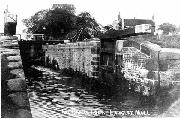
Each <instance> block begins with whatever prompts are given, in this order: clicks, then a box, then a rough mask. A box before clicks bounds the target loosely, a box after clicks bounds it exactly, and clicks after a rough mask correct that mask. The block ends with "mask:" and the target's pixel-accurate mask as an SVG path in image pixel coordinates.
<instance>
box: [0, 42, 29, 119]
mask: <svg viewBox="0 0 180 119" xmlns="http://www.w3.org/2000/svg"><path fill="white" fill-rule="evenodd" d="M3 45H5V44H3ZM3 45H1V117H2V118H31V117H32V115H31V110H30V104H29V98H28V93H27V85H26V81H25V76H24V71H23V69H22V61H21V56H20V51H19V48H18V44H16V46H15V47H14V46H13V44H8V46H9V47H4V46H3Z"/></svg>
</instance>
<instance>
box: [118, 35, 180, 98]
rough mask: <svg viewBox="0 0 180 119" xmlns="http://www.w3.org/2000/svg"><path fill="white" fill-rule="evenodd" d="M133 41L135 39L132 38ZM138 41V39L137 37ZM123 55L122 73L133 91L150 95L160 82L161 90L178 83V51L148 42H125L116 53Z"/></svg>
mask: <svg viewBox="0 0 180 119" xmlns="http://www.w3.org/2000/svg"><path fill="white" fill-rule="evenodd" d="M133 38H134V39H135V37H133ZM137 39H138V37H137ZM118 54H119V55H123V66H124V68H123V71H124V73H125V78H126V79H128V80H129V81H130V83H132V84H133V83H134V82H136V83H135V85H134V84H133V85H134V87H135V91H137V92H142V93H143V94H144V95H151V94H154V93H155V90H156V88H155V87H157V86H158V83H159V81H160V87H161V88H169V87H170V86H171V85H173V84H174V83H175V84H176V83H179V82H180V80H179V79H180V78H179V77H180V70H179V67H180V49H175V48H161V47H160V46H159V45H157V44H153V43H151V42H148V41H141V42H138V41H135V40H134V41H126V42H125V46H123V48H122V49H121V51H120V52H118Z"/></svg>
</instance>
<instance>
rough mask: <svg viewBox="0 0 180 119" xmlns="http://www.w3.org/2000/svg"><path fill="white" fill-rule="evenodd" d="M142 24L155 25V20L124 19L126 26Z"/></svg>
mask: <svg viewBox="0 0 180 119" xmlns="http://www.w3.org/2000/svg"><path fill="white" fill-rule="evenodd" d="M141 24H151V26H155V23H154V22H153V20H148V19H124V26H135V25H141Z"/></svg>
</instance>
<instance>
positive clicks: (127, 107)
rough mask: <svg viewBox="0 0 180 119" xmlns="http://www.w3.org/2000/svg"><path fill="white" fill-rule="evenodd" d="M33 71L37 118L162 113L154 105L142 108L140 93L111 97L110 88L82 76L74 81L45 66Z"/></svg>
mask: <svg viewBox="0 0 180 119" xmlns="http://www.w3.org/2000/svg"><path fill="white" fill-rule="evenodd" d="M33 69H35V70H32V72H31V73H30V75H29V76H27V78H28V79H29V80H31V81H32V83H30V84H29V97H30V98H29V100H30V105H31V112H32V115H33V117H36V118H60V117H61V118H62V117H63V118H65V117H142V116H156V115H157V113H158V110H157V109H156V108H155V107H153V106H151V107H150V106H149V105H145V106H142V105H141V99H140V97H139V96H138V95H137V94H132V93H130V92H127V93H126V95H124V94H122V93H121V92H116V93H113V95H112V94H111V95H110V94H109V93H111V90H110V89H108V88H104V87H100V86H98V85H97V86H95V85H94V86H90V85H89V84H88V83H86V82H84V81H83V80H84V79H82V78H80V77H73V78H72V77H69V76H65V75H62V74H61V73H58V72H55V71H52V70H51V69H48V68H43V67H33ZM92 87H95V88H92ZM104 92H106V93H104ZM107 92H109V93H107ZM138 111H141V112H138ZM143 111H144V112H143Z"/></svg>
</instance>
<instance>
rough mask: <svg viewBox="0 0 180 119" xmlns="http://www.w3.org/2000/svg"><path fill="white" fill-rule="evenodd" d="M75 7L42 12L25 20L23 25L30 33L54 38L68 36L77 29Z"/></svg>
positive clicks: (60, 7)
mask: <svg viewBox="0 0 180 119" xmlns="http://www.w3.org/2000/svg"><path fill="white" fill-rule="evenodd" d="M74 13H75V7H74V6H72V5H68V4H62V5H59V6H53V7H52V9H49V10H41V11H39V12H37V13H35V15H34V16H31V18H29V19H24V20H23V23H24V24H25V25H26V26H27V28H28V30H27V32H28V33H33V34H37V33H38V34H39V33H40V34H45V35H46V36H48V37H49V36H51V37H54V38H59V37H62V36H64V35H66V34H67V33H68V32H70V31H71V30H72V29H74V28H75V24H76V16H75V14H74Z"/></svg>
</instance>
